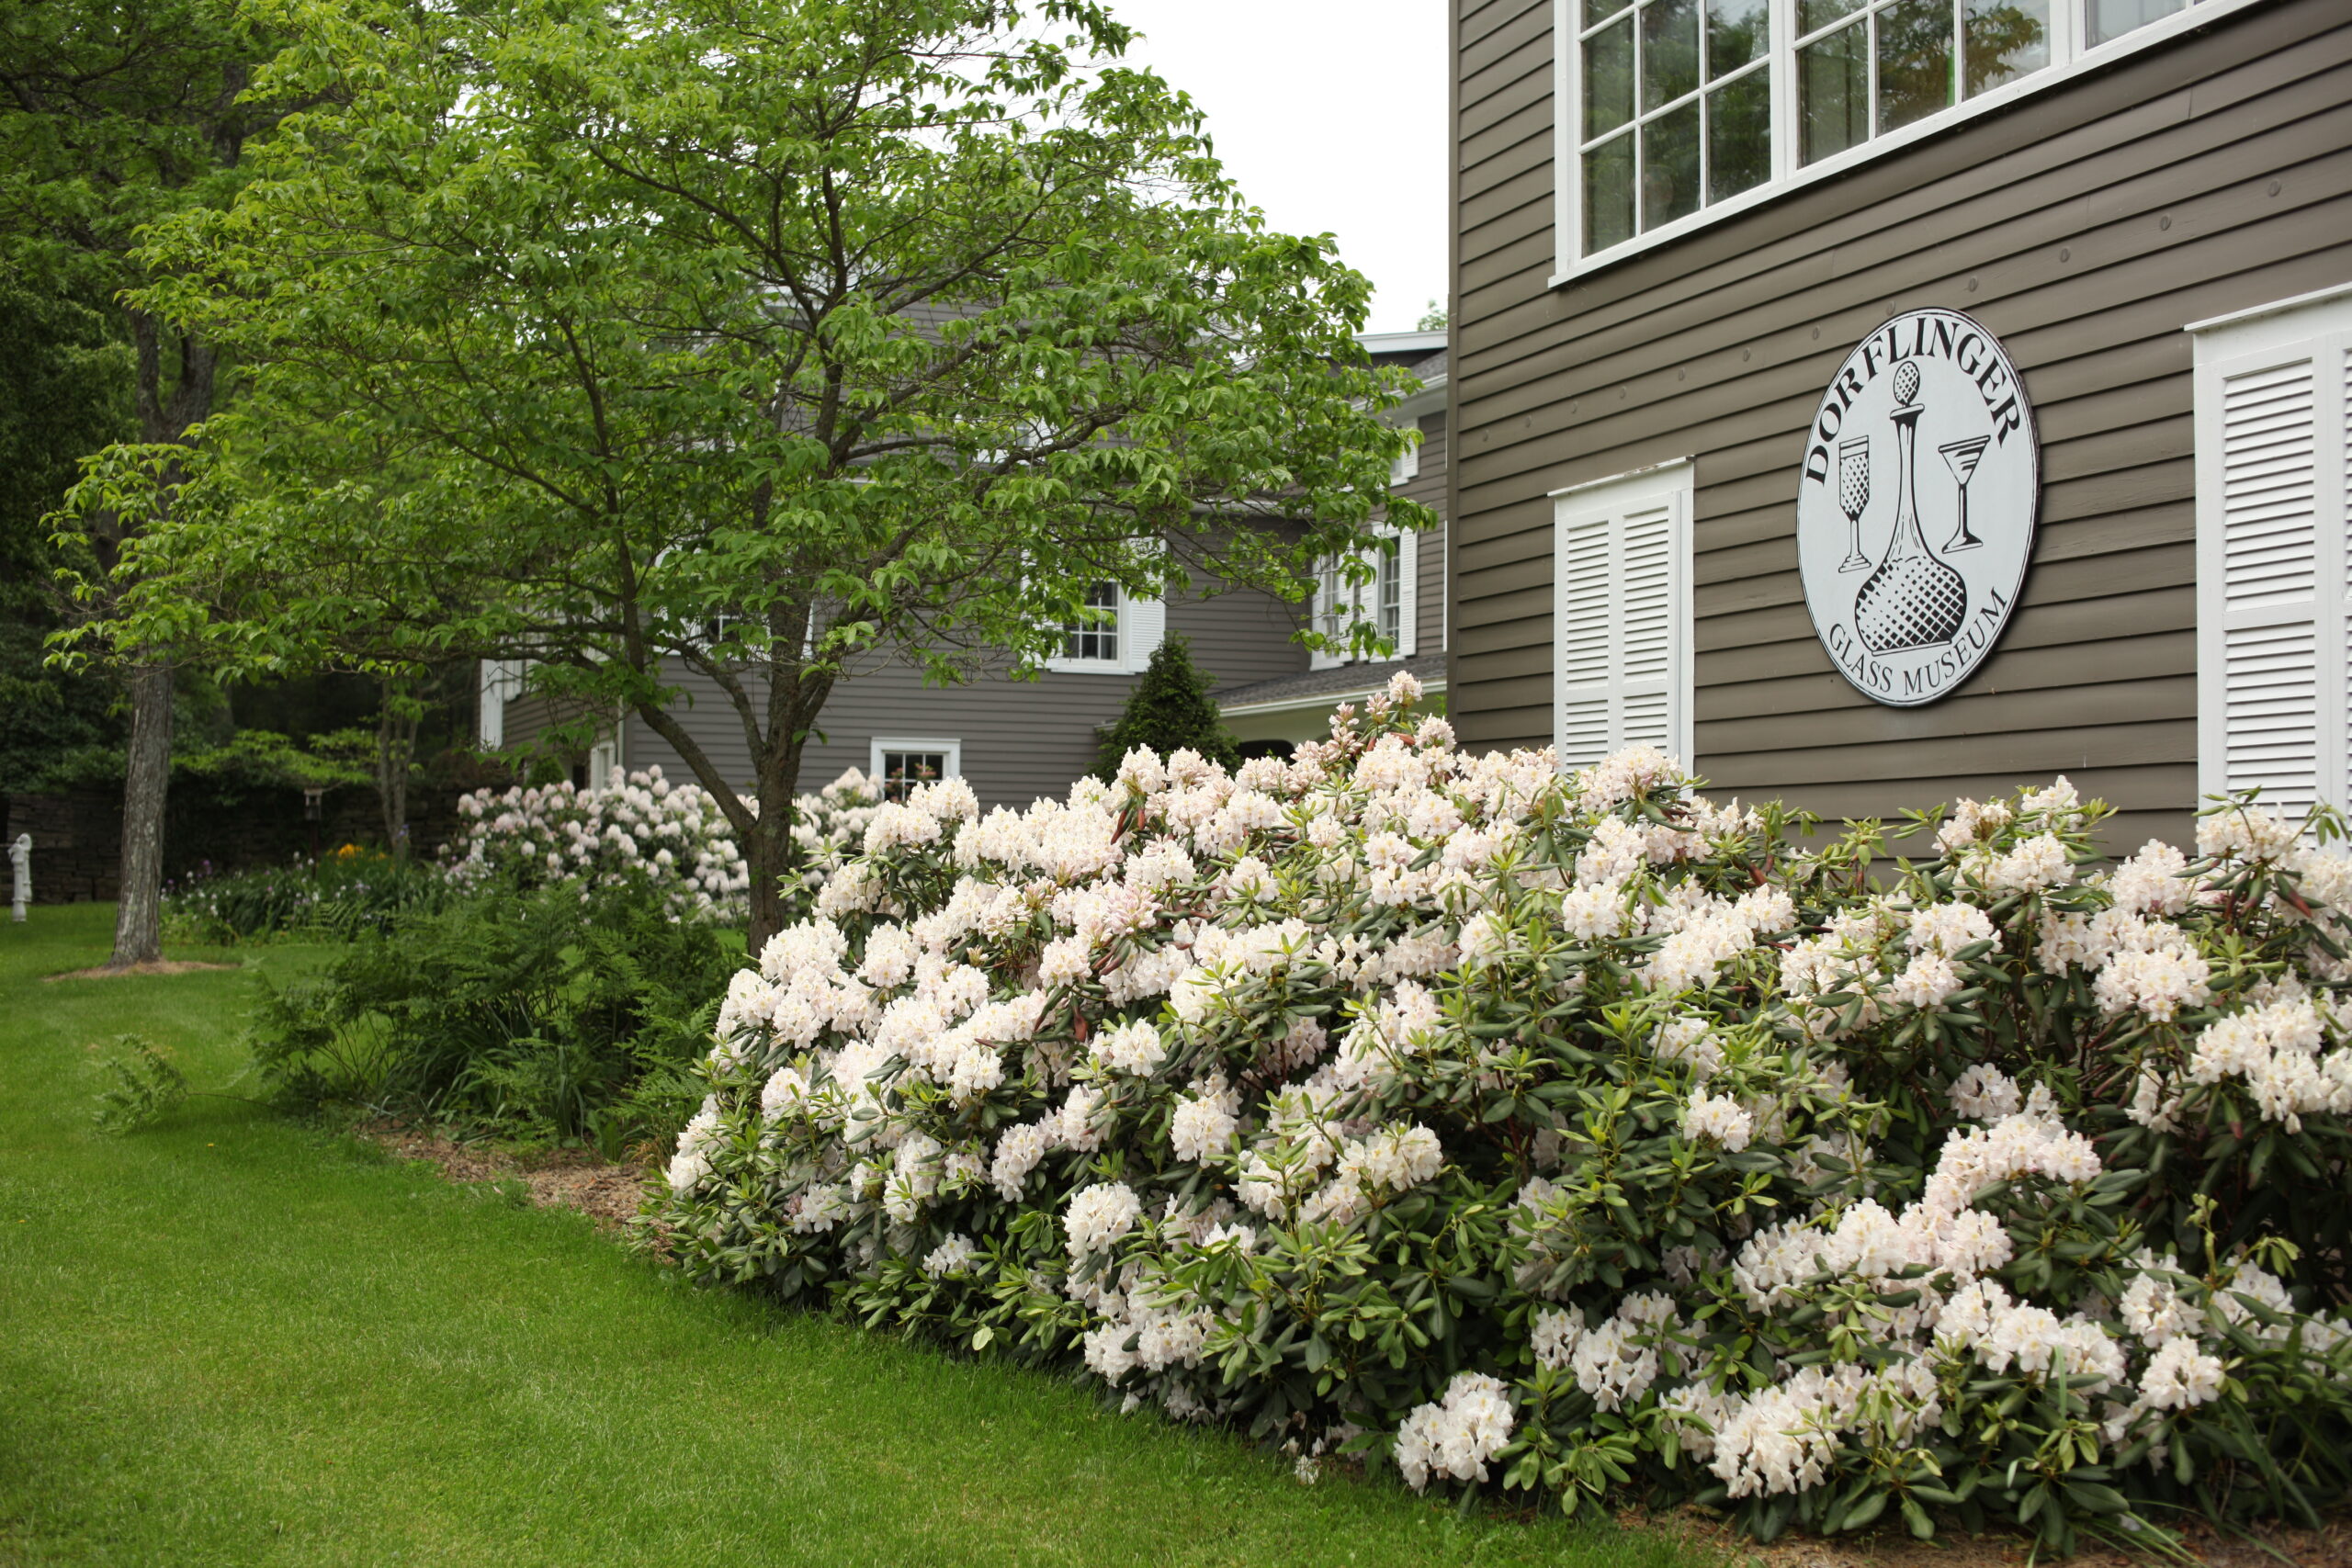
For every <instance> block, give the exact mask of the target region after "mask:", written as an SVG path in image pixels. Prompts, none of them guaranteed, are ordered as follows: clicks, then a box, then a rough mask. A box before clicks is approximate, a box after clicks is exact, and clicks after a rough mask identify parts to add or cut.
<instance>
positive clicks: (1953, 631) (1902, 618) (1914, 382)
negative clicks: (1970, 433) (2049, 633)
mask: <svg viewBox="0 0 2352 1568" xmlns="http://www.w3.org/2000/svg"><path fill="white" fill-rule="evenodd" d="M1918 396H1919V367H1918V366H1917V365H1916V364H1914V363H1912V362H1911V361H1910V360H1908V359H1906V360H1905V361H1904V362H1903V363H1902V364H1900V365H1898V366H1896V367H1894V400H1895V401H1896V402H1897V403H1898V404H1900V405H1901V406H1900V407H1898V408H1897V409H1895V411H1894V413H1893V414H1892V415H1891V416H1889V417H1891V418H1892V419H1893V420H1894V452H1895V459H1896V467H1895V491H1894V536H1893V537H1892V538H1891V539H1890V540H1889V541H1888V542H1887V547H1886V558H1885V559H1883V560H1882V561H1880V562H1879V565H1878V570H1876V571H1874V572H1872V573H1871V574H1870V576H1869V577H1867V578H1865V579H1863V580H1862V587H1861V592H1859V593H1857V594H1856V595H1855V596H1854V630H1855V632H1856V634H1857V635H1858V636H1860V637H1861V639H1862V646H1863V647H1864V648H1867V649H1870V650H1871V652H1872V653H1875V654H1879V655H1882V656H1883V655H1885V654H1890V653H1904V652H1907V651H1908V650H1910V649H1915V648H1933V647H1935V646H1936V645H1937V644H1939V643H1946V642H1950V641H1951V639H1952V638H1953V637H1957V636H1959V635H1960V628H1961V625H1962V622H1964V621H1965V620H1966V619H1967V616H1968V583H1967V581H1966V580H1965V579H1964V578H1962V576H1961V575H1960V573H1958V572H1957V571H1954V570H1952V569H1951V567H1949V566H1946V565H1945V564H1944V563H1943V562H1942V561H1940V560H1938V559H1937V558H1935V557H1934V556H1933V555H1932V554H1930V553H1929V552H1928V541H1927V539H1926V537H1925V536H1922V535H1921V534H1920V532H1919V507H1918V502H1917V498H1916V495H1915V490H1916V485H1917V474H1916V473H1915V472H1914V465H1913V457H1914V452H1913V448H1914V447H1915V446H1917V443H1918V438H1919V415H1920V414H1921V413H1923V412H1926V411H1924V410H1923V409H1921V408H1920V407H1919V405H1918V403H1917V398H1918ZM1972 471H1973V465H1972Z"/></svg>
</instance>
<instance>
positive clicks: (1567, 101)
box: [1551, 0, 2271, 288]
mask: <svg viewBox="0 0 2352 1568" xmlns="http://www.w3.org/2000/svg"><path fill="white" fill-rule="evenodd" d="M2269 3H2271V0H2191V4H2190V5H2189V6H2188V8H2187V9H2186V10H2182V11H2177V12H2175V13H2173V14H2172V15H2171V16H2169V17H2158V18H2157V19H2156V20H2155V21H2153V22H2150V23H2149V24H2148V25H2147V26H2145V27H2143V28H2135V29H2133V30H2132V31H2131V32H2128V33H2125V34H2124V35H2123V36H2122V37H2120V38H2117V39H2110V40H2109V41H2108V42H2106V43H2103V44H2099V45H2098V46H2096V47H2085V45H2084V43H2083V39H2085V37H2086V25H2087V24H2086V15H2087V6H2088V0H2051V7H2050V63H2049V64H2048V65H2045V66H2043V67H2042V68H2041V70H2039V71H2036V72H2034V73H2031V74H2030V75H2026V76H2020V77H2018V79H2017V80H2015V81H2013V82H2005V83H2003V84H2002V85H2000V86H1998V87H1995V88H1993V89H1992V90H1991V91H1989V92H1985V93H1983V94H1980V95H1978V96H1975V97H1973V98H1969V99H1966V100H1964V101H1963V102H1962V103H1959V104H1956V105H1954V106H1952V107H1950V108H1946V109H1941V110H1939V111H1938V112H1937V113H1935V114H1931V115H1928V116H1927V117H1926V118H1922V119H1917V120H1914V121H1913V122H1912V123H1911V124H1909V125H1906V126H1904V127H1903V128H1902V129H1901V130H1894V131H1890V132H1888V133H1887V134H1886V135H1883V136H1879V137H1873V138H1871V140H1869V141H1864V142H1862V143H1860V145H1859V146H1854V147H1849V148H1847V149H1846V150H1845V151H1844V152H1838V153H1833V154H1832V155H1831V156H1829V157H1826V158H1824V159H1822V160H1821V161H1820V162H1819V163H1817V164H1799V163H1798V162H1797V152H1798V139H1797V118H1796V115H1797V107H1798V102H1797V80H1796V43H1797V31H1796V16H1797V0H1767V32H1768V36H1769V39H1770V43H1769V45H1768V48H1767V53H1766V57H1765V63H1764V66H1763V69H1764V70H1765V71H1766V72H1768V73H1770V79H1771V88H1770V97H1771V106H1772V107H1771V115H1772V122H1771V123H1772V148H1771V172H1770V175H1768V176H1767V177H1766V178H1765V180H1764V181H1763V183H1762V184H1760V185H1758V186H1753V187H1751V188H1749V189H1747V190H1745V191H1742V192H1740V193H1739V194H1738V195H1737V196H1735V197H1730V198H1728V199H1726V200H1724V201H1722V202H1719V203H1717V204H1715V205H1713V206H1711V207H1702V208H1700V209H1698V210H1697V211H1695V212H1691V213H1686V214H1685V215H1684V216H1682V217H1680V218H1678V219H1676V220H1674V221H1673V222H1671V223H1667V224H1662V225H1660V226H1659V227H1657V228H1656V229H1652V230H1650V231H1648V232H1646V233H1636V234H1635V235H1634V237H1633V238H1632V239H1630V240H1626V241H1624V242H1623V243H1619V244H1615V245H1611V247H1610V248H1609V249H1607V250H1605V251H1600V252H1598V253H1596V254H1592V255H1589V256H1588V255H1586V254H1583V252H1584V164H1583V160H1582V156H1581V153H1582V143H1583V140H1584V138H1583V136H1582V135H1581V130H1582V127H1583V124H1584V91H1583V89H1584V73H1582V72H1581V71H1579V70H1578V69H1577V64H1578V54H1577V11H1578V0H1552V88H1553V92H1552V102H1553V104H1554V106H1555V113H1554V115H1553V121H1552V178H1553V197H1554V202H1555V206H1554V213H1555V220H1554V226H1553V232H1554V243H1555V257H1554V266H1555V271H1554V273H1553V276H1552V279H1551V283H1552V287H1554V288H1557V287H1558V286H1559V285H1561V284H1563V283H1566V282H1568V281H1570V280H1571V279H1573V278H1577V277H1581V276H1584V275H1585V274H1587V273H1591V272H1598V271H1600V270H1601V269H1602V268H1605V267H1612V266H1615V265H1618V264H1619V263H1621V262H1623V261H1625V260H1626V259H1628V258H1629V257H1632V256H1636V255H1639V254H1642V253H1643V252H1645V251H1648V250H1653V249H1655V248H1656V247H1657V246H1659V245H1663V244H1668V243H1672V242H1673V241H1675V240H1678V239H1680V238H1681V237H1682V236H1683V235H1685V234H1689V233H1691V232H1693V231H1696V230H1700V229H1703V228H1706V227H1707V226H1709V225H1710V224H1713V223H1716V222H1720V221H1721V220H1724V219H1726V218H1729V217H1731V216H1733V215H1734V214H1736V213H1740V212H1745V211H1747V210H1748V209H1751V208H1755V207H1758V206H1761V205H1762V204H1763V203H1765V202H1768V201H1774V200H1778V199H1779V198H1780V197H1783V196H1786V195H1787V194H1788V193H1790V192H1791V191H1793V190H1800V189H1803V188H1804V187H1805V186H1810V185H1813V184H1814V183H1815V182H1816V181H1819V180H1825V179H1828V178H1830V177H1832V176H1833V175H1840V174H1843V173H1845V172H1846V171H1847V170H1849V169H1851V168H1853V167H1854V166H1855V165H1857V164H1864V163H1868V162H1869V161H1870V160H1871V159H1873V158H1879V157H1883V156H1885V155H1886V154H1888V153H1890V152H1895V151H1897V150H1898V149H1900V148H1904V147H1908V146H1910V145H1911V144H1912V143H1913V142H1915V141H1922V140H1924V139H1926V138H1928V137H1930V136H1936V135H1939V134H1941V133H1942V132H1943V131H1945V130H1950V129H1951V128H1952V127H1953V126H1955V125H1959V124H1961V123H1962V122H1963V121H1966V120H1970V119H1973V118H1976V117H1977V116H1979V115H1983V114H1989V113H1991V112H1993V111H1994V110H1996V109H1999V108H2003V107H2007V105H2010V104H2013V103H2015V102H2017V101H2018V99H2019V98H2023V97H2029V96H2032V95H2034V94H2036V93H2042V92H2047V91H2049V90H2050V89H2051V88H2052V87H2055V86H2058V85H2062V84H2064V83H2066V82H2069V81H2072V80H2073V79H2075V77H2077V76H2081V75H2084V74H2086V73H2089V72H2093V71H2098V70H2103V69H2105V68H2106V67H2107V66H2109V65H2110V64H2112V63H2113V62H2116V61H2117V60H2120V59H2121V58H2122V57H2124V56H2125V55H2129V54H2136V53H2138V52H2139V51H2142V50H2143V49H2153V48H2154V47H2156V46H2157V45H2159V44H2163V43H2166V42H2169V41H2171V40H2172V39H2177V38H2178V37H2180V36H2181V35H2182V34H2183V33H2188V32H2193V31H2196V30H2198V29H2199V28H2206V27H2210V26H2211V25H2212V24H2213V23H2214V22H2216V21H2219V20H2220V19H2222V17H2228V16H2232V15H2234V14H2235V13H2237V12H2239V11H2244V10H2246V9H2248V8H2250V7H2252V6H2259V5H2266V4H2269ZM1863 25H1867V24H1863ZM1806 36H1807V37H1811V36H1813V35H1811V34H1808V35H1806ZM1870 82H1871V96H1872V98H1873V100H1875V97H1876V88H1877V82H1878V63H1877V61H1876V60H1875V58H1873V59H1872V60H1871V65H1870ZM1873 112H1874V111H1873ZM1636 118H1639V116H1638V115H1637V116H1636ZM1702 156H1703V153H1702ZM1634 177H1635V180H1636V181H1637V182H1638V181H1639V179H1640V172H1639V167H1638V164H1637V165H1636V169H1635V175H1634Z"/></svg>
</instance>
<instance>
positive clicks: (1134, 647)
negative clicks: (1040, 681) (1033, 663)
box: [1039, 583, 1168, 675]
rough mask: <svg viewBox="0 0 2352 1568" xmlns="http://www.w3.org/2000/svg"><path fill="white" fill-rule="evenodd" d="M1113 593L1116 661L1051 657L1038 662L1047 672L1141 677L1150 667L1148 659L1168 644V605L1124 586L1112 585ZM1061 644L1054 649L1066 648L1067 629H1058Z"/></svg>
mask: <svg viewBox="0 0 2352 1568" xmlns="http://www.w3.org/2000/svg"><path fill="white" fill-rule="evenodd" d="M1112 591H1113V592H1115V593H1117V594H1118V596H1119V609H1118V620H1117V621H1116V623H1114V624H1115V626H1116V629H1117V631H1118V636H1119V641H1118V649H1119V652H1118V657H1117V658H1115V659H1069V658H1065V657H1063V656H1062V655H1060V654H1052V655H1049V656H1047V657H1046V658H1045V659H1043V660H1039V663H1040V664H1041V665H1042V666H1043V667H1044V668H1045V669H1047V670H1050V671H1057V672H1058V673H1060V674H1064V675H1140V674H1142V673H1143V671H1144V670H1145V669H1146V668H1147V667H1148V665H1149V664H1150V663H1151V656H1152V655H1153V654H1155V653H1157V652H1159V645H1160V644H1161V643H1163V642H1165V641H1167V640H1168V601H1167V600H1165V599H1142V598H1137V597H1136V595H1135V594H1133V593H1130V592H1127V590H1126V588H1125V585H1123V584H1119V583H1114V584H1113V585H1112ZM1057 630H1058V632H1059V634H1060V637H1061V638H1062V640H1061V641H1060V642H1058V643H1057V644H1056V646H1057V647H1068V646H1069V641H1068V639H1069V635H1070V634H1069V627H1068V626H1061V627H1059V628H1057Z"/></svg>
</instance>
